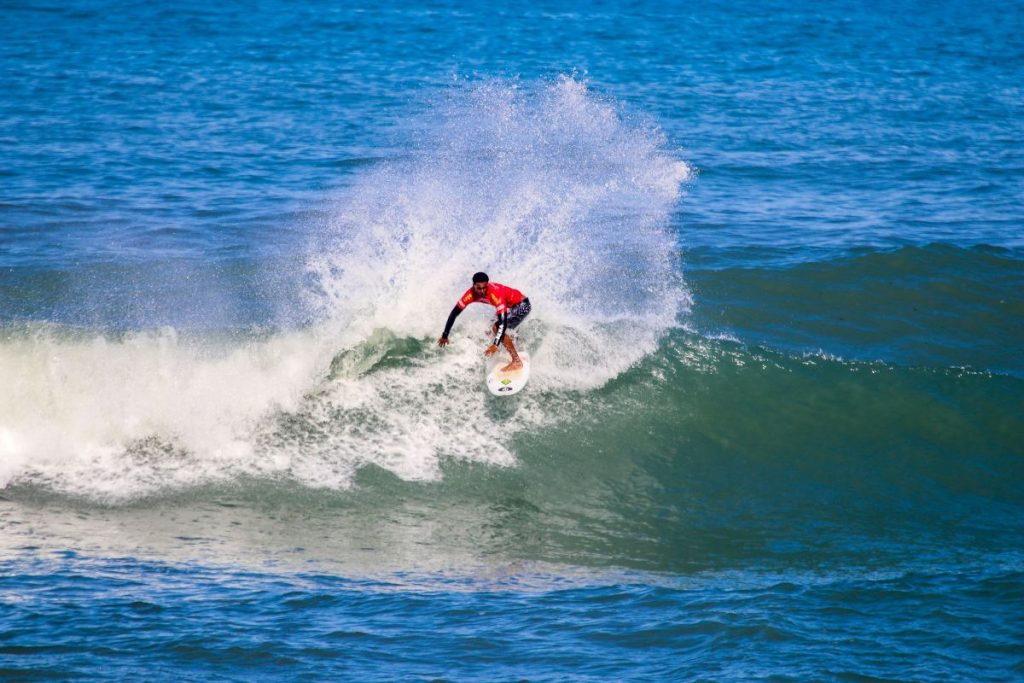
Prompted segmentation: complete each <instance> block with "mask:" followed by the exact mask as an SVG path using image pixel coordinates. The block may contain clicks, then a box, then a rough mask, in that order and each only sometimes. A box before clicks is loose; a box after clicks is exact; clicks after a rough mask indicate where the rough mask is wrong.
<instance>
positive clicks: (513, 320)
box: [437, 273, 530, 372]
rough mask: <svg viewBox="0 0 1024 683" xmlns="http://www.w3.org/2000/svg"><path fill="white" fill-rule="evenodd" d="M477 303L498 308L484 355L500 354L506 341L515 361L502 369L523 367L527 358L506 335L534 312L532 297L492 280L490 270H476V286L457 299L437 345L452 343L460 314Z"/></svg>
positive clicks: (474, 282)
mask: <svg viewBox="0 0 1024 683" xmlns="http://www.w3.org/2000/svg"><path fill="white" fill-rule="evenodd" d="M473 303H481V304H489V305H491V306H494V308H495V315H496V319H495V321H494V324H493V325H492V326H491V331H492V332H493V333H494V339H493V340H492V341H491V345H490V346H488V347H487V350H486V351H484V355H485V356H487V357H488V358H490V357H491V356H493V355H494V354H495V353H497V351H498V346H500V345H501V344H502V343H504V344H505V348H506V349H508V352H509V354H511V355H512V362H511V363H509V364H508V365H506V366H505V367H503V368H502V369H501V370H502V372H509V371H510V370H518V369H519V368H521V367H523V361H521V360H520V359H519V354H518V353H517V352H516V346H515V344H513V343H512V339H511V338H509V336H508V335H507V334H505V331H506V330H514V329H516V328H517V327H519V325H520V324H521V323H522V322H523V320H525V319H526V316H528V315H529V314H530V300H529V299H528V298H526V297H525V296H523V293H522V292H520V291H519V290H518V289H512V288H511V287H506V286H505V285H499V284H498V283H497V282H491V281H490V278H488V277H487V273H476V274H474V275H473V286H472V287H470V288H469V289H467V290H466V293H465V294H463V295H462V298H460V299H459V300H458V301H457V302H455V307H454V308H453V309H452V312H451V313H449V314H448V322H447V324H445V326H444V332H442V333H441V338H440V339H438V340H437V345H438V346H448V333H449V332H451V331H452V325H454V324H455V319H456V318H457V317H459V314H460V313H462V311H463V310H464V309H465V308H466V306H468V305H470V304H473Z"/></svg>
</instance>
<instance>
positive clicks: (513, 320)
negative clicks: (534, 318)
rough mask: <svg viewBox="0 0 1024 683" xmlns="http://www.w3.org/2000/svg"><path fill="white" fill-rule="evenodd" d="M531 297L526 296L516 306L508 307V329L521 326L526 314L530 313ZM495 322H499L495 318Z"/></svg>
mask: <svg viewBox="0 0 1024 683" xmlns="http://www.w3.org/2000/svg"><path fill="white" fill-rule="evenodd" d="M531 310H532V309H531V307H530V298H529V297H526V298H524V299H523V300H522V301H520V302H519V303H517V304H516V305H515V306H510V307H509V309H508V323H507V325H506V329H509V330H514V329H516V328H517V327H519V324H520V323H522V322H523V321H524V320H526V316H528V315H530V311H531ZM494 322H498V319H497V318H495V319H494Z"/></svg>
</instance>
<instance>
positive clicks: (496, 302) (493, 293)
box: [455, 282, 526, 316]
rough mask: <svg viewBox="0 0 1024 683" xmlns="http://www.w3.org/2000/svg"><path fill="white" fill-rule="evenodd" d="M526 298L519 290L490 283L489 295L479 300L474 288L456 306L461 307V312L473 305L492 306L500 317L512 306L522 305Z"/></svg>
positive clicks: (488, 284)
mask: <svg viewBox="0 0 1024 683" xmlns="http://www.w3.org/2000/svg"><path fill="white" fill-rule="evenodd" d="M525 298H526V297H525V296H523V293H522V292H520V291H519V290H518V289H512V288H511V287H506V286H505V285H499V284H498V283H497V282H488V283H487V293H486V294H485V295H484V296H482V297H479V298H477V296H476V294H474V292H473V288H472V287H470V288H469V289H467V290H466V293H465V294H463V295H462V298H461V299H459V301H458V303H457V304H455V305H456V306H458V307H459V310H462V309H464V308H465V307H466V306H468V305H470V304H472V303H480V304H490V305H491V306H494V308H495V309H496V310H495V313H497V314H498V315H499V316H500V315H501V314H502V313H504V312H505V311H507V310H508V309H509V308H511V307H512V306H515V305H516V304H518V303H522V301H523V299H525Z"/></svg>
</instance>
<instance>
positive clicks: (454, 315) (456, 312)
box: [441, 304, 462, 339]
mask: <svg viewBox="0 0 1024 683" xmlns="http://www.w3.org/2000/svg"><path fill="white" fill-rule="evenodd" d="M459 313H462V309H461V308H459V305H458V304H455V306H454V308H452V312H451V313H449V314H448V322H447V323H445V325H444V332H442V333H441V338H442V339H445V338H447V337H448V333H449V332H451V331H452V325H454V324H455V319H456V318H458V317H459Z"/></svg>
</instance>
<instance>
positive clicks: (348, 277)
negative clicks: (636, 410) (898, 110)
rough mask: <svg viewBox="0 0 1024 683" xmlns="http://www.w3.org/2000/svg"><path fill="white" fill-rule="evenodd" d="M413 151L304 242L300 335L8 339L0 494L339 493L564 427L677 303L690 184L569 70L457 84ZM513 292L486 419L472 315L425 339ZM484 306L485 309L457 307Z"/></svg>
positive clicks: (37, 331)
mask: <svg viewBox="0 0 1024 683" xmlns="http://www.w3.org/2000/svg"><path fill="white" fill-rule="evenodd" d="M411 129H412V130H413V131H414V133H415V135H416V139H415V140H414V142H412V143H410V145H409V147H410V148H411V150H412V153H411V154H410V155H409V156H407V157H404V158H401V159H395V160H391V161H388V162H386V163H382V164H380V165H379V166H376V167H374V168H371V169H368V170H364V171H363V172H362V174H361V175H358V176H356V177H354V178H353V179H352V182H351V183H350V185H349V187H348V188H347V189H346V190H345V191H344V192H342V193H341V194H340V196H338V197H337V198H336V199H337V206H338V209H337V213H336V218H335V220H333V221H332V223H331V225H330V226H329V227H328V228H327V229H325V230H323V231H321V232H319V233H318V234H317V235H315V237H314V238H313V239H312V240H311V242H310V249H309V257H308V260H307V262H308V268H309V272H310V274H311V276H312V279H313V281H314V282H315V284H314V285H312V286H311V287H310V290H309V292H308V301H307V302H306V303H309V304H312V305H313V307H314V309H315V310H316V311H317V312H318V316H319V318H318V320H319V322H317V323H315V324H313V325H311V326H309V327H307V328H305V329H303V330H298V331H292V332H278V333H275V334H273V335H268V336H265V337H260V338H257V337H249V338H246V339H241V340H236V341H233V342H211V341H207V342H202V341H196V340H190V341H184V340H182V339H181V338H179V333H178V332H175V331H174V330H170V329H167V330H162V331H155V332H139V333H135V334H129V335H122V336H120V337H112V336H110V335H105V334H102V333H92V334H83V333H70V332H69V331H67V330H61V329H59V328H55V327H42V328H34V329H31V330H29V331H20V332H17V333H8V334H7V335H6V336H5V338H4V339H3V340H2V341H0V375H2V376H3V378H4V380H5V383H6V384H7V386H10V387H14V391H8V392H6V393H5V394H4V396H3V397H2V398H0V485H4V484H9V483H15V484H36V485H43V486H45V487H47V488H51V489H54V490H59V491H63V492H67V493H71V494H75V495H84V496H88V497H91V498H95V499H101V500H105V501H112V502H117V501H120V500H126V499H131V498H135V497H138V496H141V495H149V494H153V493H159V492H161V491H164V490H168V489H174V488H180V487H188V486H194V485H200V484H204V483H208V482H212V481H218V480H224V479H232V478H237V477H239V476H243V475H244V476H256V477H285V478H289V479H293V480H295V481H298V482H301V483H303V484H306V485H309V486H316V487H329V488H339V489H340V488H345V487H347V486H350V485H351V482H352V478H353V475H354V473H355V472H356V471H357V470H358V468H360V467H362V466H364V465H367V464H373V465H377V466H379V467H382V468H385V469H387V470H389V471H391V472H393V473H395V474H396V475H397V476H399V477H402V478H404V479H410V480H430V479H436V478H437V477H439V476H440V472H441V470H440V463H441V461H442V460H443V459H444V458H462V459H466V460H471V461H474V462H480V463H487V464H492V465H498V466H505V465H512V464H514V463H515V452H514V437H515V434H516V433H517V431H518V430H521V429H525V428H528V427H530V426H537V425H542V424H544V423H547V422H549V421H551V420H559V419H564V418H565V417H566V416H567V415H569V414H571V412H572V411H573V410H577V409H578V406H579V401H578V400H577V399H574V398H571V397H570V396H569V393H567V392H580V391H583V392H586V391H588V390H590V389H592V388H594V387H599V386H601V385H602V384H604V383H605V382H607V381H608V380H609V379H611V378H613V377H615V376H616V375H618V374H619V373H621V372H622V371H623V370H625V369H627V368H628V367H630V366H631V365H632V364H634V363H636V362H637V361H638V360H639V359H641V358H642V357H643V356H644V355H646V354H647V353H650V352H651V351H653V350H654V349H655V348H656V345H657V343H658V340H659V339H660V338H661V336H662V335H663V334H664V333H665V331H666V330H667V329H668V328H669V327H671V326H673V325H674V324H676V321H677V319H678V316H679V315H680V313H682V312H684V311H685V310H686V307H687V306H688V301H689V299H688V293H687V290H686V288H685V283H684V282H683V281H682V277H681V275H680V270H679V264H678V262H677V252H678V250H677V247H676V239H675V236H674V235H673V234H672V232H671V230H670V229H669V218H670V215H671V212H672V211H673V210H674V208H675V205H676V203H677V200H678V198H679V193H680V188H681V185H682V183H684V182H685V181H686V180H687V178H688V177H689V174H690V169H689V167H688V166H686V164H685V163H683V162H681V161H679V160H677V159H675V158H674V156H673V155H672V154H671V153H669V151H667V149H666V144H665V141H664V139H663V136H662V135H661V133H660V132H659V131H658V130H657V129H656V128H654V127H652V126H650V125H647V124H643V123H638V122H635V121H632V120H630V119H629V118H627V117H625V116H624V115H623V114H622V113H621V112H620V111H619V109H618V108H617V107H616V106H615V105H614V103H611V102H609V101H607V100H605V99H602V98H601V97H598V96H596V95H594V94H593V93H592V92H590V91H589V90H588V89H587V87H586V86H585V85H584V84H582V83H580V82H578V81H576V80H573V79H571V78H561V79H559V80H557V81H556V82H553V83H547V84H541V85H528V86H524V85H521V84H518V83H508V82H504V81H497V82H486V83H483V84H470V85H463V86H460V87H458V88H456V89H455V90H454V91H453V92H452V93H451V95H450V97H449V98H448V99H447V100H446V101H445V102H444V103H442V104H440V105H438V106H436V107H434V108H432V109H430V110H429V111H428V112H427V113H426V114H424V115H423V116H421V117H420V118H418V119H416V120H415V125H414V126H413V127H412V128H411ZM477 270H486V271H488V272H489V273H490V274H491V275H492V278H493V279H494V280H496V281H499V282H504V283H508V284H511V285H514V286H516V287H517V288H519V289H521V290H523V291H524V292H526V293H527V295H528V296H530V299H531V301H532V302H533V304H534V313H533V315H532V316H531V319H530V321H529V322H528V323H527V324H526V325H524V328H523V332H522V334H523V341H524V343H525V344H526V345H527V346H528V348H529V349H530V350H531V353H532V358H533V363H534V371H533V375H532V377H533V378H532V380H531V385H530V388H529V390H528V391H526V392H523V393H522V394H520V395H518V396H517V397H516V399H515V400H514V401H512V402H508V401H506V402H505V403H503V404H501V410H495V406H494V404H493V399H491V398H489V396H488V395H487V393H486V390H485V389H484V387H483V382H482V359H481V352H482V350H483V348H484V343H483V336H484V335H483V332H484V330H485V328H486V326H487V322H488V315H487V313H488V311H485V310H482V309H483V308H484V307H481V306H474V307H471V309H470V310H469V311H468V312H467V313H465V314H464V315H463V316H462V317H461V318H460V319H459V321H458V324H457V327H456V329H455V332H454V334H453V344H452V345H451V346H450V347H448V348H447V349H444V350H440V349H437V348H436V347H435V346H434V345H433V341H434V340H435V339H436V337H437V335H438V334H439V332H440V330H441V327H442V325H443V323H444V320H445V318H446V316H447V314H448V311H449V310H450V308H451V306H452V303H453V302H454V300H455V299H456V298H457V296H458V295H459V294H461V293H462V291H464V289H465V288H466V287H467V286H468V279H469V275H470V274H471V273H473V272H475V271H477ZM474 309H481V310H474Z"/></svg>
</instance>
